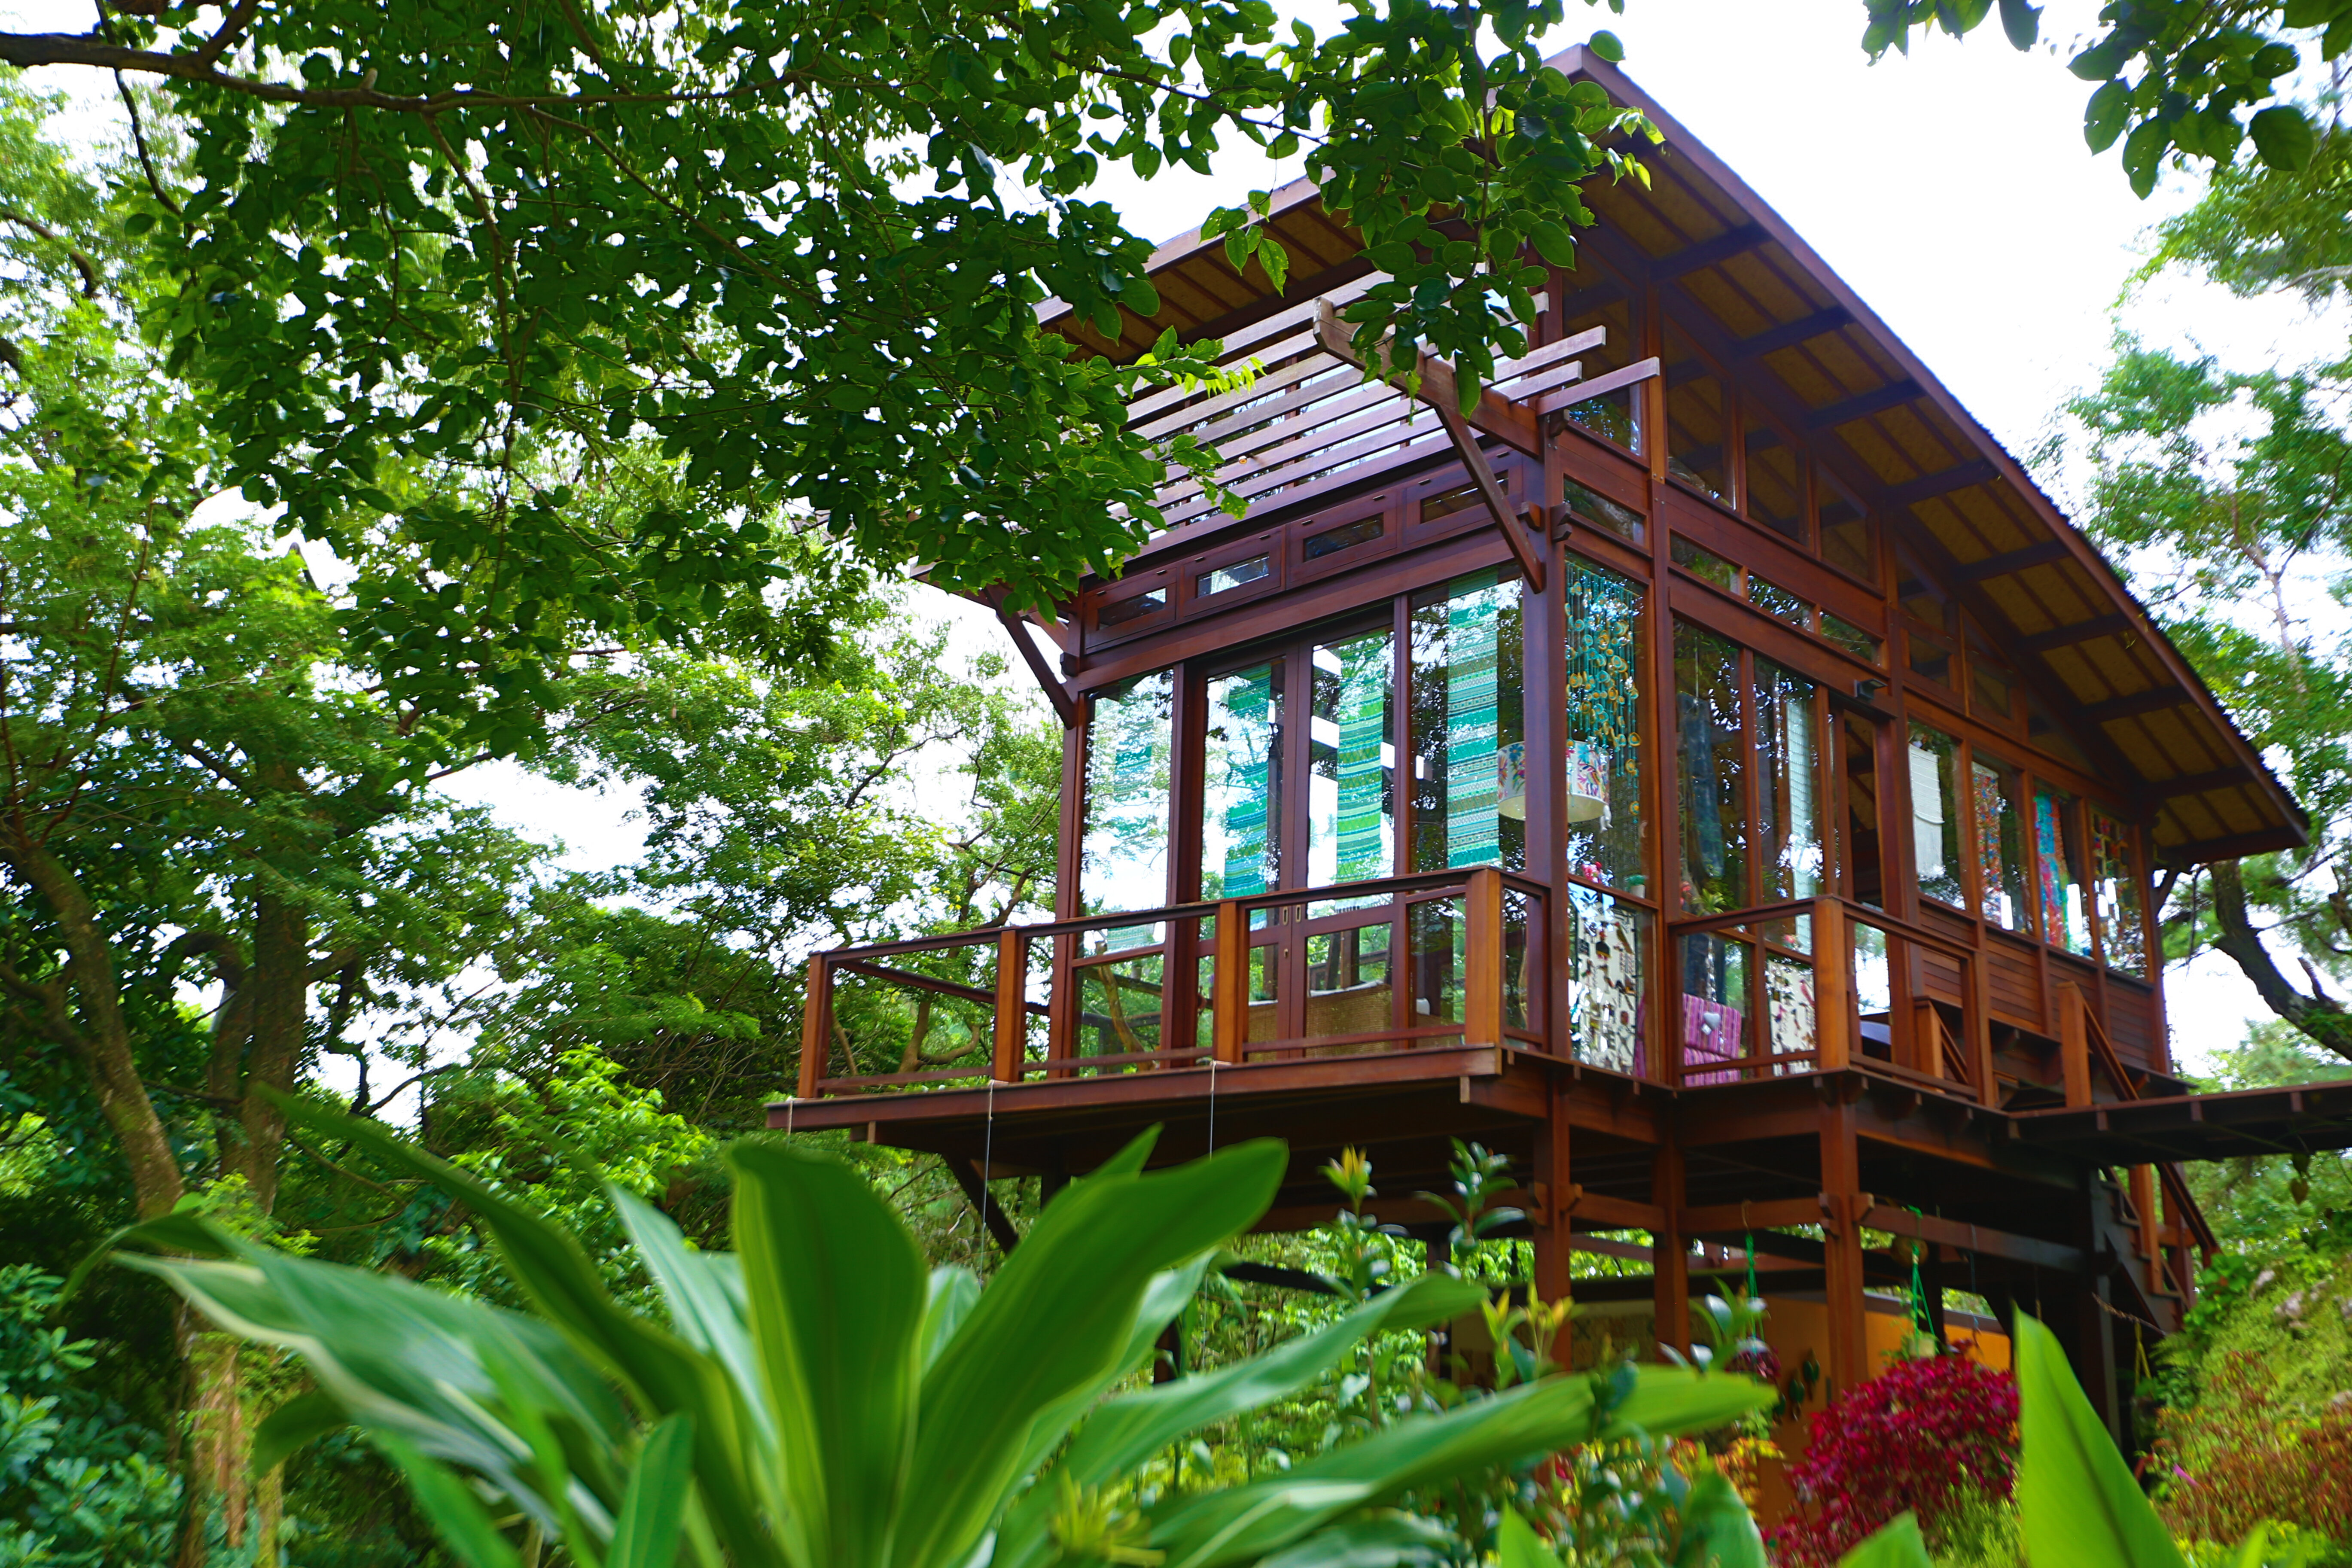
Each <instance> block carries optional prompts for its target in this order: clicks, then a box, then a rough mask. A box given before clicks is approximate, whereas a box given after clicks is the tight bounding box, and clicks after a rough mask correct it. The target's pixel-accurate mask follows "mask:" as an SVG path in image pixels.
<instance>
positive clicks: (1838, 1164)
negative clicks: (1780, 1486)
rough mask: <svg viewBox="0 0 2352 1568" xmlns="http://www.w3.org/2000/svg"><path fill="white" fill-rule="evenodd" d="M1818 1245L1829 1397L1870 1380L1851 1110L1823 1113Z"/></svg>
mask: <svg viewBox="0 0 2352 1568" xmlns="http://www.w3.org/2000/svg"><path fill="white" fill-rule="evenodd" d="M1821 1163H1822V1254H1823V1256H1822V1262H1823V1264H1824V1266H1825V1267H1824V1268H1823V1273H1824V1275H1825V1277H1826V1278H1825V1279H1824V1280H1823V1286H1824V1291H1825V1295H1826V1300H1827V1304H1828V1308H1829V1341H1830V1343H1829V1373H1830V1396H1831V1398H1832V1399H1835V1398H1836V1397H1838V1396H1839V1395H1841V1394H1844V1393H1845V1392H1846V1391H1847V1390H1849V1389H1852V1388H1854V1387H1857V1386H1858V1385H1860V1384H1862V1383H1863V1382H1864V1380H1865V1379H1867V1378H1868V1377H1869V1376H1870V1342H1869V1338H1868V1330H1867V1328H1866V1326H1865V1319H1864V1312H1865V1311H1866V1310H1867V1308H1866V1306H1865V1304H1864V1300H1863V1294H1862V1291H1863V1277H1862V1208H1863V1203H1862V1153H1861V1148H1860V1145H1859V1143H1858V1142H1857V1141H1856V1138H1855V1131H1854V1115H1853V1106H1851V1105H1847V1104H1843V1103H1839V1104H1834V1105H1826V1106H1823V1107H1822V1116H1821Z"/></svg>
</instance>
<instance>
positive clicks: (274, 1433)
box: [250, 1388, 352, 1476]
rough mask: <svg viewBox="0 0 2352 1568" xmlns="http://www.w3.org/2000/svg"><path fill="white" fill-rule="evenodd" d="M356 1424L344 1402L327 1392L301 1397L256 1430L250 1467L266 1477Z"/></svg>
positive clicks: (273, 1413) (301, 1395) (293, 1399)
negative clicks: (303, 1451) (298, 1453)
mask: <svg viewBox="0 0 2352 1568" xmlns="http://www.w3.org/2000/svg"><path fill="white" fill-rule="evenodd" d="M351 1424H352V1418H351V1416H350V1415H347V1414H345V1413H344V1410H343V1406H342V1403H341V1401H340V1400H338V1399H337V1398H336V1397H335V1396H334V1395H333V1394H329V1393H328V1392H327V1391H326V1390H325V1389H323V1388H314V1389H311V1390H310V1392H309V1393H307V1394H296V1395H295V1396H294V1397H293V1398H291V1399H289V1400H288V1401H287V1402H286V1403H285V1404H283V1405H279V1406H278V1408H277V1409H275V1410H273V1411H271V1412H270V1413H269V1418H268V1420H266V1421H264V1422H263V1423H262V1424H261V1425H260V1426H257V1427H256V1428H255V1429H254V1433H253V1452H252V1455H251V1456H250V1463H251V1467H252V1470H253V1473H254V1474H255V1475H257V1476H266V1475H268V1473H269V1472H270V1471H272V1470H274V1469H276V1468H278V1466H279V1465H281V1464H284V1463H285V1462H286V1460H287V1459H288V1458H291V1457H292V1456H293V1454H294V1453H295V1452H296V1451H297V1450H299V1449H301V1448H305V1447H309V1446H310V1444H312V1443H314V1442H316V1441H318V1440H319V1439H320V1438H321V1437H323V1436H326V1435H327V1434H328V1433H330V1432H336V1431H340V1430H341V1429H342V1428H343V1427H345V1426H350V1425H351Z"/></svg>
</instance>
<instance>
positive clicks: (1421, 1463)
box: [1151, 1367, 1773, 1568]
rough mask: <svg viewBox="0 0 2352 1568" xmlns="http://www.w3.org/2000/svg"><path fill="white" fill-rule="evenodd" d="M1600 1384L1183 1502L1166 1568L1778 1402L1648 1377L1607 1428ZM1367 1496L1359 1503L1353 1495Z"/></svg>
mask: <svg viewBox="0 0 2352 1568" xmlns="http://www.w3.org/2000/svg"><path fill="white" fill-rule="evenodd" d="M1593 1387H1594V1384H1593V1379H1592V1378H1591V1377H1589V1376H1578V1377H1556V1378H1550V1379H1548V1380H1546V1381H1544V1382H1542V1383H1538V1384H1523V1385H1522V1386H1520V1387H1518V1388H1515V1389H1512V1390H1510V1391H1509V1392H1507V1393H1505V1394H1496V1395H1494V1396H1493V1397H1491V1398H1487V1399H1481V1400H1475V1401H1473V1402H1472V1403H1470V1404H1467V1405H1461V1406H1459V1407H1457V1408H1455V1409H1453V1410H1449V1411H1447V1412H1446V1413H1445V1414H1444V1415H1436V1416H1432V1417H1431V1418H1429V1419H1428V1420H1425V1421H1412V1422H1405V1423H1402V1424H1400V1425H1398V1426H1391V1427H1389V1428H1387V1429H1386V1430H1384V1431H1381V1432H1378V1433H1375V1434H1373V1435H1372V1436H1370V1437H1367V1438H1365V1439H1363V1440H1362V1441H1361V1442H1359V1443H1355V1444H1352V1445H1350V1446H1349V1447H1344V1448H1339V1449H1336V1450H1334V1451H1332V1452H1330V1453H1328V1454H1324V1455H1321V1456H1319V1457H1318V1458H1314V1459H1311V1460H1308V1461H1307V1463H1305V1464H1302V1465H1297V1466H1295V1467H1293V1468H1291V1469H1290V1470H1288V1471H1286V1472H1285V1473H1284V1474H1281V1475H1278V1476H1269V1477H1266V1478H1265V1479H1260V1480H1257V1481H1253V1482H1251V1483H1249V1484H1248V1485H1246V1486H1242V1487H1235V1488H1232V1489H1228V1490H1224V1491H1217V1492H1210V1493H1206V1494H1204V1495H1202V1496H1199V1497H1195V1498H1188V1499H1184V1500H1180V1501H1178V1502H1176V1503H1174V1504H1172V1505H1171V1507H1169V1508H1168V1509H1167V1510H1166V1511H1164V1512H1162V1513H1160V1514H1159V1515H1158V1516H1157V1517H1156V1518H1155V1519H1154V1521H1153V1524H1152V1531H1151V1543H1152V1545H1153V1546H1154V1547H1156V1548H1159V1549H1160V1550H1163V1551H1165V1552H1167V1553H1168V1558H1167V1565H1166V1568H1217V1565H1219V1564H1223V1563H1249V1562H1254V1561H1255V1560H1256V1559H1257V1558H1259V1557H1262V1556H1265V1555H1266V1554H1267V1553H1269V1552H1278V1551H1280V1550H1282V1549H1283V1548H1285V1547H1286V1546H1288V1545H1290V1544H1291V1543H1293V1542H1297V1541H1299V1540H1302V1539H1304V1538H1305V1537H1306V1536H1307V1534H1308V1533H1309V1532H1311V1531H1315V1530H1318V1529H1319V1528H1321V1527H1322V1526H1324V1525H1325V1524H1328V1523H1330V1522H1331V1521H1335V1520H1337V1519H1339V1517H1340V1516H1342V1515H1343V1514H1346V1513H1349V1512H1350V1511H1352V1510H1355V1509H1356V1508H1359V1507H1361V1506H1363V1505H1364V1504H1365V1503H1368V1502H1377V1501H1380V1500H1384V1499H1387V1498H1391V1497H1393V1496H1395V1495H1396V1494H1398V1493H1399V1492H1402V1491H1405V1490H1409V1489H1413V1488H1418V1487H1424V1486H1428V1485H1432V1484H1433V1483H1435V1482H1438V1481H1443V1480H1447V1479H1452V1478H1453V1477H1455V1476H1459V1475H1463V1474H1466V1473H1468V1472H1471V1471H1474V1470H1479V1469H1484V1468H1486V1467H1487V1466H1490V1465H1507V1464H1515V1463H1518V1462H1520V1461H1523V1460H1526V1459H1529V1458H1536V1457H1538V1456H1539V1455H1543V1454H1548V1453H1551V1452H1554V1451H1556V1450H1558V1449H1560V1448H1564V1447H1569V1446H1570V1444H1573V1443H1580V1442H1587V1441H1591V1440H1596V1439H1599V1440H1605V1439H1608V1438H1612V1437H1617V1436H1633V1435H1636V1434H1649V1435H1653V1436H1665V1435H1670V1434H1675V1433H1683V1432H1699V1431H1707V1430H1711V1429H1713V1428H1715V1427H1718V1426H1725V1425H1727V1424H1728V1423H1730V1422H1732V1421H1734V1420H1737V1419H1738V1417H1739V1416H1741V1415H1746V1414H1747V1413H1748V1411H1751V1410H1757V1409H1760V1408H1762V1407H1763V1406H1764V1405H1769V1404H1770V1403H1771V1402H1772V1397H1773V1394H1772V1391H1771V1390H1770V1389H1768V1388H1766V1387H1765V1386H1763V1385H1762V1384H1759V1383H1757V1382H1756V1381H1755V1380H1753V1379H1752V1378H1744V1377H1727V1376H1720V1375H1718V1376H1715V1377H1700V1376H1698V1375H1697V1374H1696V1373H1691V1372H1688V1371H1685V1369H1682V1368H1679V1367H1642V1368H1639V1369H1637V1370H1636V1371H1635V1372H1634V1374H1633V1386H1632V1388H1631V1389H1630V1390H1629V1391H1627V1393H1626V1394H1625V1395H1624V1397H1623V1398H1622V1399H1620V1400H1618V1401H1616V1402H1615V1403H1614V1404H1612V1405H1611V1406H1610V1408H1609V1410H1608V1412H1607V1415H1605V1417H1603V1418H1601V1419H1599V1420H1596V1419H1595V1413H1594V1401H1593ZM1351 1491H1352V1492H1353V1493H1354V1494H1355V1495H1352V1496H1351V1495H1349V1494H1350V1492H1351Z"/></svg>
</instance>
